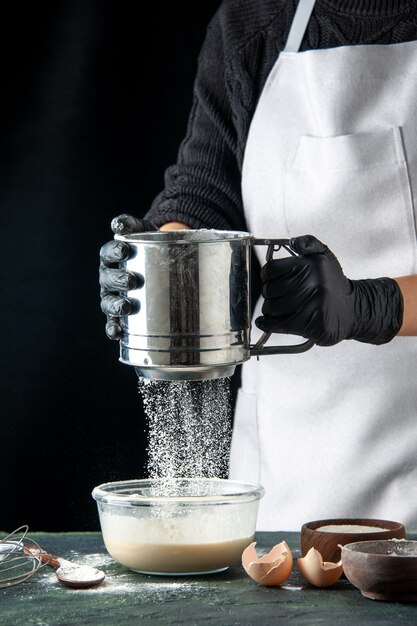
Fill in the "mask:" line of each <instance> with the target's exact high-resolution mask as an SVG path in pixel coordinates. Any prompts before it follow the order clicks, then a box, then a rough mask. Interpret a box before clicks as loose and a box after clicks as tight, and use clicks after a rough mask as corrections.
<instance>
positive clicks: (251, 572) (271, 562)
mask: <svg viewBox="0 0 417 626" xmlns="http://www.w3.org/2000/svg"><path fill="white" fill-rule="evenodd" d="M255 546H256V542H254V543H251V544H250V546H248V547H247V548H246V549H245V550H244V551H243V554H242V565H243V567H244V569H245V571H246V573H247V574H248V576H250V577H251V578H252V579H253V580H254V581H256V582H257V583H260V584H261V585H266V586H268V587H273V586H276V585H280V584H281V583H283V582H284V580H287V578H288V576H289V575H290V574H291V570H292V565H293V557H292V554H291V550H290V549H289V547H288V545H287V544H286V543H285V541H281V543H278V544H277V545H275V546H274V547H273V548H272V550H270V552H268V553H267V554H264V556H261V557H258V555H257V554H256V550H255Z"/></svg>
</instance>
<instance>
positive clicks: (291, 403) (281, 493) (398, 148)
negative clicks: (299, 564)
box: [230, 0, 417, 531]
mask: <svg viewBox="0 0 417 626" xmlns="http://www.w3.org/2000/svg"><path fill="white" fill-rule="evenodd" d="M303 4H305V2H304V0H301V2H300V3H299V10H298V11H297V15H296V17H295V22H297V20H298V24H297V25H296V28H295V31H297V30H298V32H299V37H298V40H299V42H301V39H302V36H303V33H304V31H305V28H306V24H307V21H308V17H306V16H305V15H304V22H303V15H302V9H303V7H302V5H303ZM307 4H309V2H308V0H307ZM311 4H314V1H313V2H311V0H310V5H311ZM300 7H301V9H300ZM304 8H305V7H304ZM297 16H298V18H297ZM300 25H301V26H300ZM293 26H294V24H293ZM293 31H294V28H292V32H293ZM290 39H291V37H289V41H290ZM298 45H299V43H298ZM296 49H297V50H298V47H297V48H296ZM416 68H417V42H415V41H413V42H410V43H400V44H393V45H383V46H381V45H358V46H344V47H339V48H333V49H325V50H309V51H306V52H301V53H300V52H292V51H289V50H287V49H286V50H285V51H284V52H282V53H281V54H280V56H279V58H278V60H277V62H276V63H275V65H274V67H273V69H272V71H271V73H270V75H269V77H268V80H267V82H266V85H265V87H264V90H263V92H262V94H261V98H260V100H259V103H258V106H257V109H256V112H255V115H254V118H253V120H252V124H251V127H250V132H249V137H248V142H247V146H246V152H245V158H244V166H243V182H242V185H243V199H244V207H245V215H246V218H247V223H248V228H249V230H250V231H251V232H252V233H253V234H254V235H255V236H257V237H291V236H298V235H303V234H312V235H315V236H316V237H318V238H319V239H320V240H322V241H323V242H324V243H325V244H327V245H328V246H329V248H330V249H331V250H332V251H333V252H334V253H335V254H336V256H337V257H338V259H339V261H340V263H341V265H342V267H343V270H344V272H345V274H346V276H348V277H349V278H352V279H359V278H375V277H380V276H391V277H395V276H401V275H408V274H415V273H417V242H416V212H415V208H414V207H415V206H416V200H417V69H416ZM263 252H264V251H263V249H262V248H259V250H257V253H258V254H259V257H260V259H261V262H262V263H263V262H264V261H263V260H262V256H261V255H262V253H263ZM261 306H262V302H261V301H260V302H259V303H258V306H257V310H256V312H255V317H256V316H257V315H259V314H260V309H261ZM416 314H417V312H416ZM258 336H259V331H257V329H256V327H255V326H254V325H253V331H252V341H253V342H254V341H256V340H257V338H258ZM285 340H287V342H289V343H295V342H296V341H297V339H294V337H287V336H283V335H276V334H274V335H272V337H271V339H270V340H269V344H268V345H270V344H273V343H274V344H279V343H283V342H284V341H285ZM230 477H231V478H239V479H243V480H248V481H251V482H259V483H260V484H262V485H263V486H264V487H265V490H266V495H265V497H264V499H263V500H262V502H261V507H260V513H259V518H258V529H260V530H277V529H283V530H299V529H300V527H301V525H302V523H303V522H306V521H308V520H313V519H323V518H329V517H345V516H346V517H362V516H366V517H374V518H384V519H393V520H398V521H401V522H403V523H404V524H405V525H406V529H407V530H408V531H416V530H417V338H414V337H397V338H395V339H393V340H392V341H391V342H390V343H388V344H386V345H383V346H372V345H368V344H362V343H360V342H357V341H343V342H341V343H340V344H338V345H336V346H333V347H318V346H314V347H313V348H312V349H311V350H310V351H309V352H306V353H304V354H296V355H276V356H264V357H260V359H259V361H258V360H257V359H256V358H252V359H251V360H250V361H248V362H247V363H245V364H244V365H243V371H242V388H241V390H240V391H239V395H238V400H237V406H236V415H235V427H234V433H233V439H232V452H231V462H230Z"/></svg>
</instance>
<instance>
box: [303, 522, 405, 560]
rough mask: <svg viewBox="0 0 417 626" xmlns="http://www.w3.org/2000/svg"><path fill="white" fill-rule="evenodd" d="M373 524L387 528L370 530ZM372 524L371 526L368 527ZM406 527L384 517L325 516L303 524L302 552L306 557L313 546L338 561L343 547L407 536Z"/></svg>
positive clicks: (327, 557) (330, 558)
mask: <svg viewBox="0 0 417 626" xmlns="http://www.w3.org/2000/svg"><path fill="white" fill-rule="evenodd" d="M322 526H332V527H334V528H335V530H334V531H324V530H320V528H321V527H322ZM337 526H340V527H345V528H344V529H343V530H340V531H338V530H336V527H337ZM346 526H353V527H358V526H363V527H365V528H363V531H362V532H361V531H360V530H359V529H357V528H354V529H352V531H351V532H349V531H348V529H347V528H346ZM369 526H375V527H376V528H379V529H381V528H383V529H384V530H375V532H372V531H369ZM366 527H368V528H366ZM404 538H405V528H404V526H403V524H400V523H399V522H392V521H389V520H383V519H366V518H339V519H322V520H315V521H313V522H307V523H306V524H303V526H302V528H301V553H302V556H305V555H306V554H307V552H308V551H309V550H310V548H316V550H318V551H319V552H320V554H321V555H322V557H323V560H324V561H330V562H332V563H336V562H337V561H339V560H340V547H339V544H341V545H342V546H344V545H346V544H347V543H353V542H355V541H370V540H373V539H376V540H377V539H404Z"/></svg>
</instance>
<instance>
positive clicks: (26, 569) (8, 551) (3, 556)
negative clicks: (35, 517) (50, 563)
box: [0, 525, 45, 588]
mask: <svg viewBox="0 0 417 626" xmlns="http://www.w3.org/2000/svg"><path fill="white" fill-rule="evenodd" d="M28 530H29V527H28V526H27V525H24V526H19V528H16V530H14V531H13V532H12V533H10V534H9V535H7V536H6V537H4V538H3V539H0V588H4V587H11V586H12V585H17V584H18V583H21V582H23V581H24V580H27V579H28V578H30V577H31V576H33V574H35V572H37V571H38V569H40V568H41V567H43V566H44V565H45V564H44V563H42V561H41V559H40V558H39V556H36V554H33V553H32V552H30V551H29V550H28V549H27V546H29V545H31V546H32V547H33V545H35V546H37V547H38V548H39V551H40V553H41V552H42V549H41V547H40V546H39V545H38V544H37V543H36V541H34V540H33V539H30V538H29V537H28V536H27V532H28Z"/></svg>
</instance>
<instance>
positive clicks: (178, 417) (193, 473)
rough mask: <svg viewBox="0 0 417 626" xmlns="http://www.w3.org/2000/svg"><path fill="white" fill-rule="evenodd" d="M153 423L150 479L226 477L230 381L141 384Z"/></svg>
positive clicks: (150, 443) (150, 425)
mask: <svg viewBox="0 0 417 626" xmlns="http://www.w3.org/2000/svg"><path fill="white" fill-rule="evenodd" d="M138 388H139V392H140V393H141V395H142V399H143V405H144V411H145V415H146V418H147V421H148V428H149V431H148V476H149V478H185V477H187V478H196V477H203V478H226V477H227V473H228V465H229V452H230V441H231V393H230V379H229V378H219V379H213V380H199V381H156V380H147V379H144V378H140V379H139V383H138Z"/></svg>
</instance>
